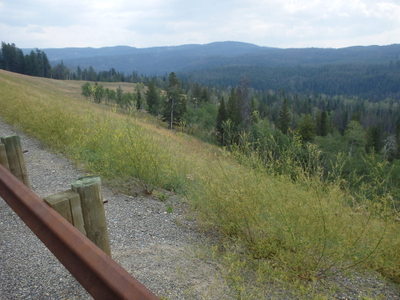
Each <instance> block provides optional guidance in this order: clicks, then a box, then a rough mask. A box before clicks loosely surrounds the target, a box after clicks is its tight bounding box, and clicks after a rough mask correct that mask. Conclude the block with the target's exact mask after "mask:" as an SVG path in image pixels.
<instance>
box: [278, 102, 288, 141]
mask: <svg viewBox="0 0 400 300" xmlns="http://www.w3.org/2000/svg"><path fill="white" fill-rule="evenodd" d="M289 126H290V112H289V104H288V101H287V99H286V98H285V99H284V100H283V103H282V107H281V110H280V112H279V118H278V128H279V129H280V130H281V131H282V132H283V133H284V134H287V132H288V130H289Z"/></svg>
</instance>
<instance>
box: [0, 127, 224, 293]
mask: <svg viewBox="0 0 400 300" xmlns="http://www.w3.org/2000/svg"><path fill="white" fill-rule="evenodd" d="M13 134H18V135H19V136H20V137H21V140H22V147H23V149H24V150H27V151H28V152H27V153H26V154H25V159H26V163H27V169H28V173H29V177H30V180H31V183H32V188H33V190H34V191H35V192H36V193H37V194H38V195H40V196H41V197H45V196H47V195H51V194H54V193H56V192H60V191H63V190H67V189H69V187H70V184H71V182H73V181H75V180H76V179H77V178H78V177H81V176H83V175H85V174H84V173H83V172H82V171H78V170H77V169H76V168H75V167H74V165H73V164H72V163H71V162H69V161H68V160H67V159H65V158H63V157H62V156H60V155H57V154H53V153H50V152H49V151H48V150H46V149H44V148H43V146H42V145H41V144H40V143H39V142H38V141H37V140H35V139H32V138H30V137H27V136H26V135H24V134H22V133H21V132H17V131H16V130H15V129H13V128H12V127H11V126H8V125H6V124H4V123H2V122H1V121H0V136H7V135H13ZM103 195H104V199H105V200H108V203H107V204H105V209H106V217H107V222H108V230H109V234H110V240H111V248H112V256H113V259H114V260H116V261H117V262H118V263H119V264H121V265H122V266H123V267H124V268H125V269H126V270H127V271H128V272H129V273H131V274H132V275H133V276H134V277H135V278H136V279H138V280H139V281H140V282H142V283H143V284H144V285H146V286H147V287H148V288H149V289H150V290H152V291H153V292H154V293H155V294H156V295H158V296H162V297H165V298H167V299H226V298H227V296H226V285H225V283H224V281H223V280H222V279H221V276H220V274H219V272H218V266H216V265H215V263H213V262H210V261H207V260H205V259H204V257H200V256H199V255H198V253H197V250H196V248H197V247H196V245H199V243H201V241H202V240H203V237H202V236H201V234H199V233H198V232H196V230H194V229H192V228H191V227H193V226H190V222H189V221H187V220H186V219H185V218H184V217H183V215H182V212H181V209H179V208H178V207H176V208H173V210H172V212H171V209H170V208H169V206H170V205H171V204H167V203H164V202H161V201H158V200H154V199H151V198H148V197H147V198H144V197H141V196H138V197H132V196H127V195H123V194H118V193H113V192H112V191H111V190H110V189H108V188H104V187H103ZM167 211H168V212H167ZM0 228H1V229H0V299H1V300H11V299H12V300H14V299H24V300H25V299H40V300H43V299H90V298H91V297H90V296H89V295H88V294H87V293H86V291H85V290H84V289H83V288H82V287H81V286H80V285H79V284H78V283H77V282H76V281H75V279H74V278H73V277H72V276H71V275H70V274H69V273H68V271H66V270H65V268H64V267H63V266H62V265H61V264H60V263H59V262H58V260H57V259H56V258H55V257H54V256H53V255H52V254H51V252H49V250H47V248H46V247H45V246H44V245H43V244H42V243H41V242H40V241H39V239H38V238H37V237H36V236H35V235H34V234H33V233H32V232H31V231H30V230H29V228H28V227H27V226H25V224H24V223H23V222H22V221H21V220H20V219H19V217H18V216H17V215H16V214H15V213H14V212H13V211H12V210H11V208H9V207H8V205H7V204H6V203H5V202H4V200H3V199H1V198H0Z"/></svg>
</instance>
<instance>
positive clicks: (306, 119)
mask: <svg viewBox="0 0 400 300" xmlns="http://www.w3.org/2000/svg"><path fill="white" fill-rule="evenodd" d="M298 132H299V134H300V137H301V140H302V141H303V142H311V141H312V140H313V138H314V136H315V122H314V120H313V118H312V116H311V115H310V114H307V115H305V116H303V118H302V119H301V121H300V123H299V128H298Z"/></svg>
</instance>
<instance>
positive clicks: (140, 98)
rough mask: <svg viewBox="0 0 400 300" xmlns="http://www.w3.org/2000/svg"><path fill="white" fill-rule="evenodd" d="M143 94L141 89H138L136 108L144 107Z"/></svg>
mask: <svg viewBox="0 0 400 300" xmlns="http://www.w3.org/2000/svg"><path fill="white" fill-rule="evenodd" d="M142 105H143V103H142V94H141V93H140V91H139V89H137V91H136V109H137V110H139V109H141V108H142Z"/></svg>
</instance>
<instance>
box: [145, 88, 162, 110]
mask: <svg viewBox="0 0 400 300" xmlns="http://www.w3.org/2000/svg"><path fill="white" fill-rule="evenodd" d="M146 100H147V106H148V107H149V113H151V114H152V115H158V112H159V109H160V96H159V95H158V92H157V89H156V85H155V83H154V81H151V82H150V83H149V85H148V87H147V92H146Z"/></svg>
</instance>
